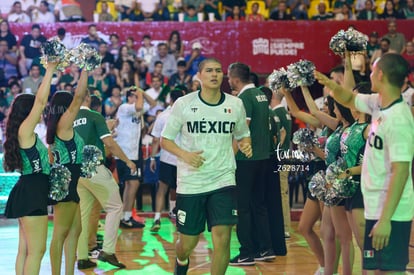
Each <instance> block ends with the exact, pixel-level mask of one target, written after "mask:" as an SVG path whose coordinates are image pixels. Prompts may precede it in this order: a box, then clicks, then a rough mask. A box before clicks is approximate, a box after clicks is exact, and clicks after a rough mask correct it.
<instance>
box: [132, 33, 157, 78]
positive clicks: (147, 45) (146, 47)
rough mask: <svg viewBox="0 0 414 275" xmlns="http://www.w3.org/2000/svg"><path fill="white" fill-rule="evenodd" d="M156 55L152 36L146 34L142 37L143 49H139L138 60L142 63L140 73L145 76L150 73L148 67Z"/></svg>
mask: <svg viewBox="0 0 414 275" xmlns="http://www.w3.org/2000/svg"><path fill="white" fill-rule="evenodd" d="M155 54H156V48H155V47H154V46H153V45H152V41H151V36H150V35H149V34H145V35H144V36H143V37H142V44H141V47H140V48H139V49H138V52H137V58H138V61H139V62H140V67H139V73H140V75H145V74H146V73H147V71H148V66H149V64H150V63H151V59H152V57H153V56H154V55H155Z"/></svg>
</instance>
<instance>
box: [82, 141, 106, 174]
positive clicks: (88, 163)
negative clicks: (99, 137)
mask: <svg viewBox="0 0 414 275" xmlns="http://www.w3.org/2000/svg"><path fill="white" fill-rule="evenodd" d="M102 161H103V155H102V151H101V150H99V148H98V147H96V146H95V145H86V146H85V147H83V161H82V166H81V176H82V177H84V178H91V177H93V176H94V175H95V174H96V172H97V168H98V166H99V165H101V164H102Z"/></svg>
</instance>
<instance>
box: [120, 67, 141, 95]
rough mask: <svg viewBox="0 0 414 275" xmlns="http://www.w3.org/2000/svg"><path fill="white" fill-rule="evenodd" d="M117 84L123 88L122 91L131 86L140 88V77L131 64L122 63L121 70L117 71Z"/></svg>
mask: <svg viewBox="0 0 414 275" xmlns="http://www.w3.org/2000/svg"><path fill="white" fill-rule="evenodd" d="M115 77H116V84H117V85H118V86H120V87H121V89H122V90H124V89H126V88H129V87H131V86H136V87H139V76H138V73H137V72H136V70H135V69H134V67H133V66H132V65H131V62H128V61H124V62H122V67H121V70H116V74H115Z"/></svg>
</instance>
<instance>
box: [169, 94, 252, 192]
mask: <svg viewBox="0 0 414 275" xmlns="http://www.w3.org/2000/svg"><path fill="white" fill-rule="evenodd" d="M179 134H181V136H180V143H179V144H178V146H180V147H181V148H182V149H183V150H186V151H189V152H195V151H203V153H202V156H203V157H204V159H205V161H204V163H203V165H202V166H200V167H199V168H194V167H192V166H190V165H188V164H187V163H185V162H184V161H183V160H182V159H180V158H178V160H177V193H178V194H188V195H191V194H202V193H207V192H211V191H214V190H218V189H221V188H223V187H226V186H234V185H235V184H236V183H235V170H236V161H235V157H234V152H233V148H232V142H233V138H235V139H237V140H239V139H241V138H243V137H248V136H250V132H249V128H248V126H247V123H246V111H245V109H244V106H243V103H242V101H241V100H240V99H239V98H237V97H234V96H232V95H228V94H225V93H223V94H222V100H221V101H220V102H219V103H218V104H217V105H210V104H208V103H206V102H204V101H203V100H202V99H201V98H200V92H193V93H190V94H188V95H185V96H183V97H180V98H179V99H178V100H177V101H176V102H175V103H174V105H173V107H172V110H171V114H170V117H169V119H168V122H167V124H166V125H165V127H164V130H163V132H162V134H161V135H162V137H164V138H167V139H169V140H174V139H175V138H176V137H177V136H178V135H179Z"/></svg>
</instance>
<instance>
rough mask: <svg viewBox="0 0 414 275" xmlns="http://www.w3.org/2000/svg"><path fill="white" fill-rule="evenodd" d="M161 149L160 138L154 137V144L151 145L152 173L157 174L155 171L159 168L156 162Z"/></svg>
mask: <svg viewBox="0 0 414 275" xmlns="http://www.w3.org/2000/svg"><path fill="white" fill-rule="evenodd" d="M159 149H160V138H158V137H153V138H152V143H151V152H152V155H151V163H150V170H151V171H152V172H155V169H156V168H157V162H156V161H155V155H156V154H157V153H158V150H159Z"/></svg>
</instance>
